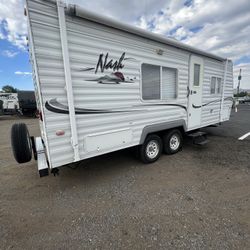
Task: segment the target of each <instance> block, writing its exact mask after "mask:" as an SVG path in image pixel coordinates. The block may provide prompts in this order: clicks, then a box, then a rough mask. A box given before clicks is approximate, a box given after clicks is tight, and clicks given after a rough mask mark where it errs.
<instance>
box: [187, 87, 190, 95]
mask: <svg viewBox="0 0 250 250" xmlns="http://www.w3.org/2000/svg"><path fill="white" fill-rule="evenodd" d="M189 95H190V89H189V86H187V97H189Z"/></svg>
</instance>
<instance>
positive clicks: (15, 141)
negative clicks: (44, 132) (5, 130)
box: [11, 123, 32, 163]
mask: <svg viewBox="0 0 250 250" xmlns="http://www.w3.org/2000/svg"><path fill="white" fill-rule="evenodd" d="M11 145H12V151H13V155H14V157H15V159H16V161H17V162H18V163H25V162H29V161H30V160H31V158H32V144H31V140H30V135H29V131H28V128H27V126H26V124H24V123H16V124H14V125H13V126H12V128H11Z"/></svg>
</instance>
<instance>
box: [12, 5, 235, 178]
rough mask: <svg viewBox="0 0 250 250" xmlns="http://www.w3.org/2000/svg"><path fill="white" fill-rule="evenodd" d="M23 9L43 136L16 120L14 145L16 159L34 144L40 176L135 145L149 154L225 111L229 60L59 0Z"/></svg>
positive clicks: (173, 148)
mask: <svg viewBox="0 0 250 250" xmlns="http://www.w3.org/2000/svg"><path fill="white" fill-rule="evenodd" d="M26 14H27V16H28V28H29V48H30V56H31V62H32V66H33V80H34V85H35V92H36V99H37V106H38V108H39V111H40V118H41V119H40V129H41V138H36V139H35V140H30V137H29V134H28V130H27V127H26V126H25V125H24V124H21V125H20V124H15V125H14V126H13V129H12V145H13V152H14V155H15V158H16V160H17V161H18V162H19V163H22V162H27V161H29V160H30V159H31V154H32V152H31V151H32V146H33V151H34V152H35V155H36V156H37V158H38V169H39V173H40V175H41V176H43V175H46V174H48V172H49V170H50V171H52V172H54V173H55V171H56V169H57V168H58V167H60V166H63V165H65V164H69V163H72V162H77V161H80V160H83V159H87V158H90V157H94V156H97V155H101V154H105V153H108V152H112V151H115V150H119V149H123V148H128V147H133V146H137V147H136V148H137V149H138V152H139V156H140V158H141V159H142V161H143V162H145V163H149V162H154V161H155V160H157V159H158V158H159V157H160V155H161V152H162V150H163V151H164V152H165V153H167V154H172V153H176V152H178V151H179V150H180V148H181V146H182V135H183V134H189V135H191V136H193V137H195V140H194V142H195V143H197V144H203V143H205V142H206V141H204V140H203V137H204V135H203V134H202V133H199V132H196V131H197V129H199V128H202V127H206V126H209V125H213V124H218V123H221V122H224V121H227V120H228V119H229V117H230V112H231V107H232V101H233V99H232V95H233V76H232V72H233V71H232V62H231V61H230V60H227V59H225V58H222V57H220V56H218V55H214V54H211V53H208V52H206V51H201V50H199V49H197V48H194V47H191V46H188V45H185V44H183V43H181V42H178V41H176V40H174V39H170V38H166V37H164V36H160V35H157V34H153V33H151V32H148V31H145V30H142V29H139V28H136V27H132V26H129V25H127V24H123V23H120V22H118V21H115V20H112V19H110V18H107V17H104V16H101V15H97V14H94V13H91V12H89V11H86V10H84V9H83V8H81V7H79V6H75V5H74V6H73V5H66V4H65V3H64V2H62V1H52V0H32V1H31V0H27V8H26ZM17 135H20V136H17ZM17 138H19V139H17ZM196 139H197V140H196ZM31 141H33V143H31ZM34 141H35V143H34Z"/></svg>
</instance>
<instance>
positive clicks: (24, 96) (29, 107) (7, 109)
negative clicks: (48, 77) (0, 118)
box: [0, 90, 37, 116]
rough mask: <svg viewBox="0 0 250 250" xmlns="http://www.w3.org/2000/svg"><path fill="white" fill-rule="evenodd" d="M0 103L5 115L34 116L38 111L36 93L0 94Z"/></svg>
mask: <svg viewBox="0 0 250 250" xmlns="http://www.w3.org/2000/svg"><path fill="white" fill-rule="evenodd" d="M0 102H1V104H0V105H1V106H0V109H1V113H2V114H3V115H14V114H18V115H26V116H34V115H35V113H36V110H37V108H36V99H35V93H34V91H28V90H20V91H17V93H0Z"/></svg>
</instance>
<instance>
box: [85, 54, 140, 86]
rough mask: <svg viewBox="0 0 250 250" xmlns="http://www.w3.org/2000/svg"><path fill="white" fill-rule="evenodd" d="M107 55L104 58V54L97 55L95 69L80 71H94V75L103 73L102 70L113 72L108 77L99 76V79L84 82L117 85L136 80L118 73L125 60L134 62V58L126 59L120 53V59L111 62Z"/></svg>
mask: <svg viewBox="0 0 250 250" xmlns="http://www.w3.org/2000/svg"><path fill="white" fill-rule="evenodd" d="M108 57H109V53H107V54H106V55H105V56H104V54H100V55H99V59H98V61H97V64H96V67H95V68H92V67H89V68H84V69H81V71H91V70H95V74H96V73H98V71H100V72H102V73H103V72H104V70H108V69H111V70H113V71H114V72H112V73H111V74H109V75H104V76H100V77H99V78H97V79H96V78H95V79H85V81H92V82H97V83H102V84H119V83H121V82H126V83H132V82H134V80H135V79H136V77H134V78H133V79H132V78H129V77H126V78H125V77H124V75H123V73H122V72H119V70H120V69H123V68H124V64H123V62H124V61H125V60H135V59H134V58H128V57H125V52H123V53H122V55H121V57H120V58H119V59H118V60H113V59H109V58H108Z"/></svg>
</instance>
